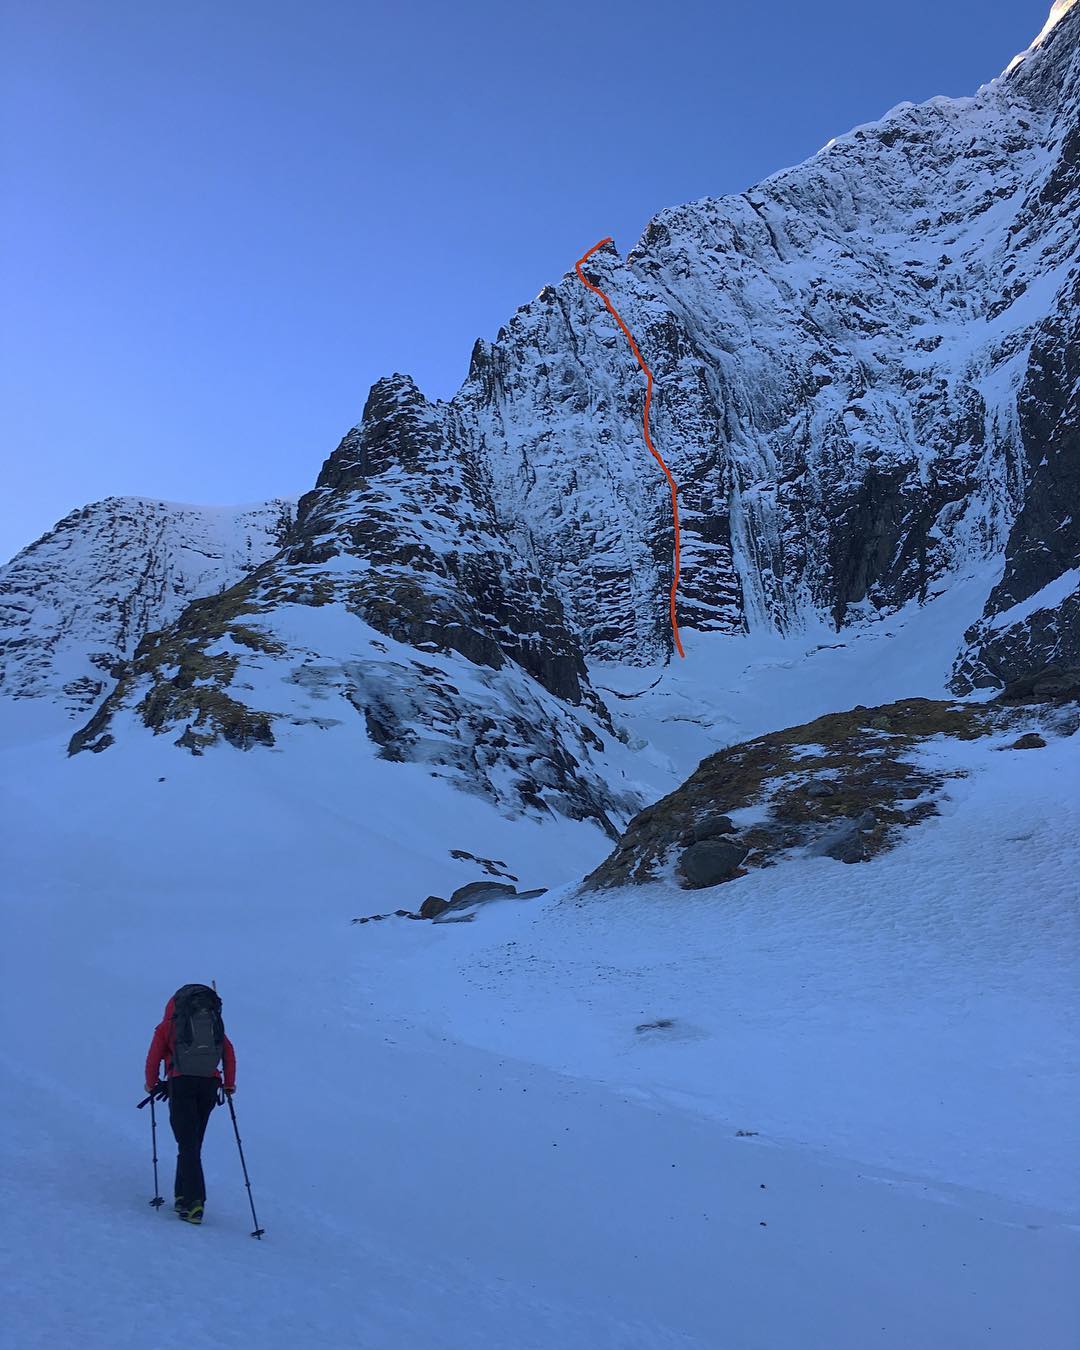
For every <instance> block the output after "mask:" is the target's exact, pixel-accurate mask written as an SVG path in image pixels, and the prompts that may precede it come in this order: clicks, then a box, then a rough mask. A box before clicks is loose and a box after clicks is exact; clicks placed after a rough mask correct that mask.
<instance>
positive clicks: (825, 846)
mask: <svg viewBox="0 0 1080 1350" xmlns="http://www.w3.org/2000/svg"><path fill="white" fill-rule="evenodd" d="M877 824H878V820H877V816H875V815H874V813H873V811H864V812H863V813H862V815H861V816H858V817H856V818H855V819H850V818H849V819H847V820H840V821H837V823H836V824H835V825H834V826H833V827H832V828H831V829H830V830H829V832H828V833H827V834H826V835H825V836H824V838H822V839H821V840H819V841H818V844H817V846H816V847H815V848H814V849H813V850H812V852H814V853H816V854H817V855H819V856H821V857H825V858H834V859H835V860H836V861H837V862H842V863H857V862H868V861H869V860H870V858H871V857H872V856H873V852H874V849H873V832H874V830H875V829H876V828H877Z"/></svg>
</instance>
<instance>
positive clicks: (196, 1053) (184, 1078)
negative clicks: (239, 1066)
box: [146, 984, 236, 1223]
mask: <svg viewBox="0 0 1080 1350" xmlns="http://www.w3.org/2000/svg"><path fill="white" fill-rule="evenodd" d="M163 1060H164V1062H165V1080H166V1082H167V1084H168V1098H169V1123H170V1125H172V1132H173V1134H174V1135H175V1136H176V1146H177V1156H176V1185H175V1187H174V1195H175V1200H174V1203H173V1208H174V1209H175V1211H176V1213H177V1214H178V1215H179V1216H180V1218H181V1219H184V1220H186V1221H187V1222H188V1223H202V1217H203V1208H204V1206H205V1204H206V1183H205V1181H204V1180H203V1170H202V1141H203V1135H204V1134H205V1133H206V1124H207V1121H208V1120H209V1119H210V1112H211V1111H213V1109H214V1107H215V1106H216V1105H217V1104H218V1101H219V1100H221V1101H224V1097H223V1096H219V1094H220V1093H221V1092H222V1090H224V1091H225V1092H227V1093H229V1094H230V1095H231V1094H232V1093H233V1092H235V1091H236V1055H235V1053H234V1051H233V1048H232V1042H231V1041H230V1040H229V1038H228V1036H226V1035H225V1027H224V1025H223V1024H222V1021H221V999H220V998H219V997H218V995H217V992H216V991H215V990H213V989H210V988H208V986H206V985H205V984H185V985H184V986H183V988H181V989H178V990H177V991H176V993H175V994H174V995H173V996H172V998H171V999H169V1001H168V1003H167V1004H166V1005H165V1016H164V1017H163V1018H162V1020H161V1021H160V1022H159V1023H158V1025H157V1027H156V1029H155V1031H154V1039H153V1040H152V1041H151V1042H150V1050H149V1053H148V1054H147V1056H146V1091H147V1092H148V1093H153V1092H155V1091H157V1089H158V1071H159V1066H160V1065H161V1062H162V1061H163ZM222 1062H223V1063H224V1069H225V1081H224V1083H222V1080H221V1074H220V1073H219V1072H218V1065H219V1064H221V1063H222Z"/></svg>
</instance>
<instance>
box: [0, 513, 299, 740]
mask: <svg viewBox="0 0 1080 1350" xmlns="http://www.w3.org/2000/svg"><path fill="white" fill-rule="evenodd" d="M294 510H295V505H294V503H293V502H290V501H285V500H279V501H270V502H261V503H259V504H258V505H257V506H245V507H235V508H228V507H220V508H215V507H197V506H180V505H177V504H175V503H172V502H159V501H150V500H147V499H146V498H143V497H109V498H108V499H107V500H105V501H101V502H95V503H93V505H91V506H86V507H83V508H82V509H81V510H79V511H73V512H72V513H71V515H69V516H65V517H64V519H63V520H62V521H60V523H59V524H58V525H57V526H56V527H55V528H54V529H52V530H50V531H49V533H48V534H46V535H43V536H42V538H40V539H39V540H37V542H36V543H33V544H31V545H30V546H29V547H28V548H25V549H23V550H22V552H21V553H19V554H18V555H17V556H16V557H15V558H13V559H12V561H11V562H9V563H8V564H7V565H6V566H4V567H2V568H0V695H3V696H5V697H8V698H47V699H50V700H53V701H55V702H57V703H58V704H60V706H61V707H63V708H64V709H65V710H66V711H67V712H68V713H69V714H71V715H72V716H80V715H81V716H84V717H85V715H86V713H87V712H88V711H89V710H90V709H91V708H93V707H94V705H95V704H96V703H98V702H99V701H100V699H101V698H102V697H103V696H104V695H105V694H106V693H107V692H108V691H109V690H110V689H111V688H112V687H113V685H114V684H115V682H116V678H117V676H118V674H119V672H120V669H121V667H122V665H123V663H124V661H125V660H126V659H127V658H128V657H130V656H131V655H132V653H133V652H134V651H135V648H136V646H137V645H138V643H139V641H140V639H141V638H142V637H143V635H144V634H146V633H147V632H149V631H150V630H151V629H154V628H162V627H164V626H165V625H166V624H168V623H171V622H172V620H173V619H175V618H177V616H178V615H180V614H181V613H182V612H183V610H184V608H185V607H186V606H187V605H188V604H189V603H190V601H191V600H193V599H195V598H196V597H197V596H202V595H208V594H211V593H212V592H214V591H219V590H224V589H225V588H226V587H228V586H231V585H233V584H234V583H235V582H236V581H238V580H239V578H240V577H242V576H244V575H245V574H246V573H247V572H249V571H251V569H252V568H253V567H257V566H258V565H259V564H260V563H262V562H263V561H264V560H265V559H266V558H268V557H269V556H270V555H271V554H272V553H275V552H276V551H277V550H278V549H279V548H280V547H281V545H282V543H283V542H284V539H285V535H286V532H287V530H288V527H289V524H290V522H291V520H292V516H293V512H294Z"/></svg>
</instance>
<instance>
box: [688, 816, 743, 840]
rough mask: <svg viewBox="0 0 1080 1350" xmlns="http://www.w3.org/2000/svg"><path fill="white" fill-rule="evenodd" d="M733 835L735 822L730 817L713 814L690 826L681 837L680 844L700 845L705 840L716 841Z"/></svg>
mask: <svg viewBox="0 0 1080 1350" xmlns="http://www.w3.org/2000/svg"><path fill="white" fill-rule="evenodd" d="M734 833H735V822H734V821H733V820H732V819H731V817H730V816H721V815H716V814H713V815H710V816H706V817H705V819H704V820H700V821H698V822H697V824H696V825H692V826H691V827H690V829H688V830H687V831H686V833H685V834H684V835H683V837H682V842H683V843H684V844H701V843H704V842H705V840H706V839H718V838H720V837H721V836H722V835H725V834H734Z"/></svg>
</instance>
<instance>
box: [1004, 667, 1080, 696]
mask: <svg viewBox="0 0 1080 1350" xmlns="http://www.w3.org/2000/svg"><path fill="white" fill-rule="evenodd" d="M1076 700H1080V666H1074V667H1072V668H1068V669H1062V668H1061V667H1059V666H1045V667H1043V668H1042V669H1041V670H1037V671H1035V672H1033V673H1031V674H1027V675H1023V676H1021V677H1020V678H1019V679H1016V680H1011V681H1010V682H1009V683H1008V684H1007V685H1006V686H1005V688H1004V689H1003V690H1002V691H1001V693H1000V694H999V695H998V698H997V701H998V702H1000V703H1070V702H1074V701H1076Z"/></svg>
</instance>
